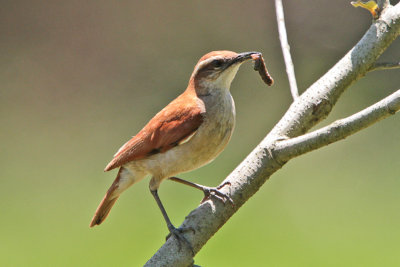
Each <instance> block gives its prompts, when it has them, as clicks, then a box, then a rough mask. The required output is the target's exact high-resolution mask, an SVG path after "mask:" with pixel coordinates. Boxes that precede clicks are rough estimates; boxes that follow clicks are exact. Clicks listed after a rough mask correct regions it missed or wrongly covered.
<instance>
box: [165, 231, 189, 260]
mask: <svg viewBox="0 0 400 267" xmlns="http://www.w3.org/2000/svg"><path fill="white" fill-rule="evenodd" d="M168 229H169V234H168V235H167V237H166V240H168V239H169V238H170V237H171V236H174V237H175V239H176V240H177V241H178V248H179V251H181V248H182V244H181V243H184V244H185V245H186V246H187V247H188V248H189V249H190V251H191V252H192V254H193V256H194V250H193V247H192V245H191V244H190V242H189V241H188V240H187V239H186V238H185V237H184V236H183V233H184V232H187V231H191V232H193V234H194V233H195V232H196V231H195V230H194V229H193V228H192V227H188V228H175V227H174V226H173V225H172V224H171V225H168Z"/></svg>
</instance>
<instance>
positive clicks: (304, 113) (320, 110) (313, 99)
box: [145, 4, 400, 266]
mask: <svg viewBox="0 0 400 267" xmlns="http://www.w3.org/2000/svg"><path fill="white" fill-rule="evenodd" d="M399 34H400V4H397V5H396V6H388V7H387V8H386V9H385V10H384V11H383V12H382V14H381V17H380V18H379V19H378V20H377V21H374V23H373V24H372V25H371V27H370V28H369V29H368V30H367V32H366V33H365V34H364V36H363V37H362V39H361V40H360V41H359V42H358V43H357V45H356V46H355V47H354V48H353V49H351V50H350V51H349V52H348V53H347V54H346V55H345V56H344V57H343V58H342V59H341V60H340V61H339V62H338V63H337V64H336V65H335V66H334V67H333V68H332V69H331V70H329V71H328V72H327V73H326V74H325V75H324V76H323V77H322V78H320V79H319V80H318V81H317V82H315V83H314V84H313V85H312V86H311V87H310V88H309V89H307V91H306V92H304V93H303V94H302V95H301V96H300V97H299V98H297V99H296V100H295V101H294V102H293V103H292V105H291V106H290V108H289V109H288V111H287V112H286V114H285V115H284V116H283V117H282V119H281V120H280V121H279V122H278V124H277V125H276V126H275V127H274V128H273V129H272V131H271V132H270V133H269V134H268V135H267V136H266V137H265V138H264V140H262V142H261V143H260V144H259V145H258V146H257V147H256V148H255V149H254V150H253V151H252V152H251V153H250V154H249V155H248V156H247V157H246V159H245V160H244V161H243V162H242V163H241V164H240V165H239V166H238V167H237V168H236V169H235V170H234V171H233V172H232V173H231V174H230V175H229V176H228V177H227V178H226V179H225V180H224V181H223V182H222V183H225V182H230V183H231V185H230V186H225V187H224V188H222V189H221V191H222V192H224V193H227V194H228V195H229V196H230V197H231V198H232V199H233V201H234V203H235V206H234V207H232V206H231V205H224V204H223V203H221V202H220V201H218V200H217V201H214V200H208V201H206V202H204V203H202V204H201V205H200V206H199V207H197V208H196V209H195V210H193V211H192V212H190V214H189V215H188V216H187V217H186V218H185V220H184V222H183V223H182V225H181V227H182V228H187V227H189V228H193V229H194V230H195V233H193V232H191V231H188V232H186V233H185V234H184V235H185V237H186V239H187V240H188V241H189V242H190V243H191V244H192V246H193V249H194V251H195V252H196V253H197V252H198V251H200V249H201V248H202V247H203V246H204V245H205V243H206V242H207V241H208V240H209V239H210V238H211V237H212V236H213V235H214V234H215V233H216V232H217V231H218V229H219V228H220V227H222V225H223V224H224V223H226V222H227V221H228V219H229V218H230V217H231V216H232V215H233V214H234V213H235V212H236V211H237V210H238V209H239V208H240V207H241V206H242V205H243V204H244V203H245V202H246V201H247V200H248V199H249V198H250V197H251V196H252V195H253V194H255V193H256V192H257V191H258V189H259V188H260V187H261V186H262V185H263V184H264V182H265V181H267V180H268V179H269V177H270V176H271V175H272V174H273V173H275V172H276V171H277V170H279V169H280V168H281V167H282V166H283V164H285V161H281V160H280V159H282V156H280V157H275V156H274V148H275V147H276V144H277V140H279V139H282V137H285V138H287V137H289V138H291V137H296V136H298V135H301V134H304V133H305V132H307V131H308V130H309V129H310V128H311V127H313V126H314V125H316V124H317V123H318V122H320V121H321V120H322V119H324V118H325V117H326V116H327V115H328V114H329V113H330V111H331V109H332V107H333V105H334V104H335V103H336V101H337V100H338V99H339V97H340V95H341V94H342V93H343V92H344V91H345V89H346V88H348V87H349V86H350V85H351V84H352V83H353V82H354V81H356V80H358V79H360V78H361V77H363V76H364V75H365V74H366V73H367V72H368V70H369V69H370V68H371V66H372V65H373V64H374V63H375V61H376V60H377V59H378V58H379V56H380V55H381V54H382V53H383V52H384V51H385V50H386V49H387V47H388V46H389V45H390V44H391V43H392V42H393V40H395V39H396V38H397V37H398V35H399ZM192 262H193V256H192V254H191V251H190V250H188V249H187V248H186V247H185V246H182V248H181V249H179V246H178V244H177V241H176V240H175V239H174V238H170V239H168V240H167V241H166V243H165V244H164V245H163V246H162V247H161V248H160V249H159V250H158V251H157V252H156V254H154V256H153V257H152V258H151V259H150V260H149V261H148V262H147V263H146V265H145V266H189V265H191V264H192Z"/></svg>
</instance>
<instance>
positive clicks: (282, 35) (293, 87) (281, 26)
mask: <svg viewBox="0 0 400 267" xmlns="http://www.w3.org/2000/svg"><path fill="white" fill-rule="evenodd" d="M275 9H276V19H277V22H278V31H279V40H280V41H281V47H282V53H283V59H284V60H285V65H286V73H287V75H288V79H289V86H290V92H291V93H292V97H293V99H294V100H296V98H298V97H299V90H298V88H297V82H296V75H295V74H294V66H293V61H292V56H291V55H290V46H289V43H288V39H287V33H286V26H285V17H284V13H283V5H282V0H275Z"/></svg>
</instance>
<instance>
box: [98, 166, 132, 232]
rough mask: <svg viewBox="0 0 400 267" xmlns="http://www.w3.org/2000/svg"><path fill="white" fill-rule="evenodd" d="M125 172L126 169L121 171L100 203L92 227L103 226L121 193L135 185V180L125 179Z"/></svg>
mask: <svg viewBox="0 0 400 267" xmlns="http://www.w3.org/2000/svg"><path fill="white" fill-rule="evenodd" d="M124 171H125V169H124V168H121V169H120V170H119V172H118V175H117V178H115V180H114V182H113V184H112V185H111V187H110V188H109V189H108V191H107V193H106V195H105V196H104V198H103V200H102V201H101V202H100V205H99V206H98V207H97V210H96V212H95V214H94V216H93V218H92V221H91V222H90V227H93V226H95V225H99V224H101V223H102V222H103V221H104V220H105V219H106V218H107V216H108V214H109V213H110V210H111V208H112V207H113V206H114V204H115V202H116V201H117V199H118V197H119V196H120V195H121V193H122V192H123V191H124V190H125V189H127V188H128V187H129V186H131V185H132V184H133V180H131V179H129V178H125V177H123V176H124V175H123V173H124Z"/></svg>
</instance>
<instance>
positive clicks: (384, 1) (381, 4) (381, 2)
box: [378, 0, 390, 10]
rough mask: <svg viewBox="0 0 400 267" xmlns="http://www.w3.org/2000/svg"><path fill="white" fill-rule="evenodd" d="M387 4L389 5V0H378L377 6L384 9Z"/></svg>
mask: <svg viewBox="0 0 400 267" xmlns="http://www.w3.org/2000/svg"><path fill="white" fill-rule="evenodd" d="M388 5H390V1H389V0H378V6H379V9H380V10H383V9H385V8H386V7H387V6H388Z"/></svg>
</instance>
